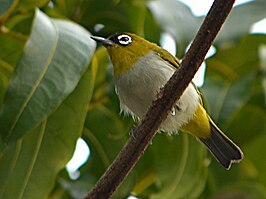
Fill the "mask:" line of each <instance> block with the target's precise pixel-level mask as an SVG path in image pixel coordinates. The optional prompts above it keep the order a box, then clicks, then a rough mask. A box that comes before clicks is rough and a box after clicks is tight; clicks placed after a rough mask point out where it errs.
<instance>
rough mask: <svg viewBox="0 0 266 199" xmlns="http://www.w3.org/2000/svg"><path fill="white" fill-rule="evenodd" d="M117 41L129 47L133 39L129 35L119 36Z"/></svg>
mask: <svg viewBox="0 0 266 199" xmlns="http://www.w3.org/2000/svg"><path fill="white" fill-rule="evenodd" d="M117 39H118V41H119V43H120V44H121V45H124V46H127V45H128V44H130V43H131V42H132V38H131V37H130V36H128V35H119V36H118V37H117Z"/></svg>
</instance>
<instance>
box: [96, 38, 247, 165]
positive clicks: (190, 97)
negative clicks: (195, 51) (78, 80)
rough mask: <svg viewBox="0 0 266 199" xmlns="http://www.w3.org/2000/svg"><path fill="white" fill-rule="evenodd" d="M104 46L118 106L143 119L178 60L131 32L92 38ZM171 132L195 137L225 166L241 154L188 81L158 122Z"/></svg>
mask: <svg viewBox="0 0 266 199" xmlns="http://www.w3.org/2000/svg"><path fill="white" fill-rule="evenodd" d="M92 38H93V39H95V40H96V41H100V42H102V43H103V45H104V46H105V47H106V48H107V50H108V53H109V55H110V58H111V61H112V64H113V69H114V76H115V84H116V89H117V93H118V96H119V99H120V105H121V108H122V109H123V110H124V111H126V112H129V113H131V114H133V115H136V116H138V117H140V118H143V117H144V115H145V113H146V111H147V109H148V108H149V106H150V104H151V102H152V100H153V99H154V98H155V97H156V95H157V94H158V92H159V90H160V88H161V87H162V86H163V85H164V84H165V83H166V82H167V81H168V79H169V78H170V77H171V76H172V74H173V73H174V72H175V70H176V69H177V68H178V67H179V60H178V59H177V58H176V57H174V56H172V55H171V54H170V53H169V52H168V51H166V50H164V49H162V48H161V47H159V46H158V45H156V44H154V43H151V42H149V41H147V40H145V39H143V38H141V37H139V36H137V35H135V34H132V33H120V34H115V35H112V36H110V37H108V38H107V39H104V38H100V37H92ZM161 129H163V130H165V131H167V132H169V133H172V132H176V131H178V130H179V129H181V130H182V131H184V132H188V133H190V134H192V135H194V136H196V137H197V138H198V139H199V140H201V141H202V142H203V143H204V144H205V145H206V146H207V147H208V148H209V150H210V151H211V152H212V153H213V155H214V156H215V158H216V159H217V160H218V161H219V162H220V163H221V164H222V165H223V166H224V167H225V168H226V169H229V168H230V166H231V163H232V162H239V161H240V160H241V159H242V158H243V154H242V152H241V150H240V149H239V147H238V146H237V145H235V144H234V143H233V142H232V141H231V140H230V139H229V138H228V137H226V136H225V135H224V134H223V132H222V131H221V130H220V129H219V128H218V127H217V126H216V125H215V124H214V122H213V121H212V120H211V118H210V117H209V115H208V114H207V113H206V111H205V109H204V108H203V106H202V104H201V98H200V94H199V92H198V90H197V89H196V88H195V86H194V85H193V84H192V83H191V84H190V85H189V86H188V88H187V89H186V90H185V91H184V93H183V94H182V96H181V97H180V99H179V100H178V101H177V102H176V105H175V106H174V107H173V109H172V113H171V114H169V115H168V117H167V118H166V120H165V121H164V122H163V123H162V124H161Z"/></svg>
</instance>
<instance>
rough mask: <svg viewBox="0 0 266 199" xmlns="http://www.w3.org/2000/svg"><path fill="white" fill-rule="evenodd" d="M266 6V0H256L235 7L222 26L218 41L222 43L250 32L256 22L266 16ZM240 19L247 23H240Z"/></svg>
mask: <svg viewBox="0 0 266 199" xmlns="http://www.w3.org/2000/svg"><path fill="white" fill-rule="evenodd" d="M265 8H266V1H265V0H254V1H251V2H247V3H244V4H242V5H239V6H236V7H234V8H233V10H232V12H231V13H230V15H229V17H228V19H227V20H226V22H225V24H224V25H223V26H222V29H221V31H220V33H219V35H218V37H217V40H216V42H218V43H219V44H221V45H222V44H224V43H225V42H226V43H228V42H230V41H235V40H238V39H239V38H241V37H242V35H244V34H247V33H249V31H250V28H251V26H252V25H253V24H254V23H255V22H257V21H259V20H261V19H263V18H265V17H266V14H265ZM239 21H243V22H245V23H239ZM236 24H237V25H236Z"/></svg>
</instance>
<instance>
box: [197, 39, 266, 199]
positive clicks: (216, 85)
mask: <svg viewBox="0 0 266 199" xmlns="http://www.w3.org/2000/svg"><path fill="white" fill-rule="evenodd" d="M265 43H266V35H248V36H245V37H243V38H241V40H240V42H239V43H237V45H236V46H233V47H232V46H231V47H228V48H224V49H218V51H217V53H216V54H215V55H214V56H213V57H211V58H209V59H208V60H207V71H206V78H205V83H204V86H203V89H202V90H203V92H204V94H205V95H206V98H207V99H208V102H209V106H210V112H211V115H212V118H213V119H214V120H216V121H217V123H218V125H219V126H220V127H221V129H223V130H224V132H226V134H227V135H228V136H229V137H230V138H231V139H232V140H234V142H236V143H237V144H238V145H239V146H240V148H242V150H243V153H244V159H243V160H242V161H241V163H240V164H238V165H233V167H232V168H231V170H230V173H228V171H223V170H221V168H220V167H219V165H217V164H215V163H213V164H211V165H210V172H209V181H210V184H209V186H208V188H209V189H210V190H209V191H210V192H209V195H206V196H205V197H203V198H207V197H209V196H210V195H213V194H214V193H216V194H217V195H219V194H221V193H220V192H219V191H220V190H223V189H227V192H228V194H229V195H230V194H232V193H235V192H238V193H239V194H243V196H244V195H245V194H246V191H245V189H242V190H241V191H239V188H238V186H239V187H241V184H243V182H245V181H250V180H252V181H253V185H254V186H256V188H252V189H253V190H254V193H252V194H251V195H254V196H256V195H264V194H265V190H266V189H265V187H266V186H265V180H263V179H266V177H265V172H264V170H265V169H264V168H265V161H264V159H263V157H264V156H265V153H263V150H262V148H263V144H262V143H263V142H264V141H265V132H266V122H265V121H266V103H265V99H266V95H265V94H266V93H265V89H264V87H263V84H264V83H263V82H264V79H265V74H264V72H263V70H264V69H263V56H260V54H259V52H260V49H261V47H262V46H264V45H265ZM263 140H264V141H263ZM242 187H243V186H242ZM208 188H206V190H208ZM246 189H247V190H248V189H249V188H246ZM206 192H208V191H206ZM217 192H219V193H217ZM223 194H224V192H223ZM223 194H221V195H222V196H223ZM243 196H242V197H243ZM235 197H240V196H235ZM242 197H241V198H242ZM255 198H257V197H255ZM258 198H260V197H258Z"/></svg>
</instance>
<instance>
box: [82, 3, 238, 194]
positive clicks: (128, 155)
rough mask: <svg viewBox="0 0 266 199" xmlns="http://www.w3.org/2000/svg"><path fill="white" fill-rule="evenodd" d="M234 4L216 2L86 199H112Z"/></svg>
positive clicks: (202, 57) (188, 81) (193, 72)
mask: <svg viewBox="0 0 266 199" xmlns="http://www.w3.org/2000/svg"><path fill="white" fill-rule="evenodd" d="M234 2H235V0H226V1H224V0H215V1H214V3H213V5H212V7H211V9H210V11H209V13H208V15H207V16H206V18H205V20H204V22H203V24H202V26H201V27H200V29H199V31H198V34H197V35H196V37H195V39H194V41H193V43H192V44H191V46H190V48H189V50H188V52H187V53H186V55H185V57H184V59H183V61H182V62H181V65H180V68H179V70H177V71H176V72H175V73H174V75H173V76H172V77H171V78H170V80H169V81H168V82H167V83H166V85H165V86H164V88H163V89H162V90H161V91H160V93H159V95H158V98H157V99H156V100H155V101H153V103H152V105H151V107H150V109H149V110H148V112H147V114H146V117H145V118H144V119H143V120H142V122H141V124H140V125H139V126H138V127H137V128H136V129H135V132H134V135H135V136H134V138H133V137H131V138H130V139H129V141H128V142H127V143H126V145H125V146H124V147H123V149H122V150H121V151H120V153H119V154H118V156H117V157H116V159H115V160H114V161H113V163H112V164H111V165H110V167H109V168H108V169H107V171H106V172H105V173H104V174H103V176H102V177H101V178H100V179H99V181H98V182H97V183H96V185H95V186H94V187H93V189H92V190H91V191H90V192H89V193H88V194H87V196H86V197H85V198H86V199H99V198H110V197H111V196H112V194H113V193H114V192H115V190H116V189H117V188H118V187H119V185H120V184H121V183H122V181H123V180H124V179H125V178H126V176H127V175H128V173H129V172H130V171H131V169H132V168H133V167H134V165H135V164H136V162H137V161H138V160H139V158H140V157H141V156H142V155H143V153H144V151H145V150H146V148H147V146H148V145H149V143H150V142H151V140H152V138H153V137H154V135H155V133H156V131H157V129H158V128H159V126H160V124H161V123H162V121H163V120H164V119H165V118H166V117H167V115H168V113H169V111H170V110H171V107H172V106H173V105H174V103H175V102H176V100H177V99H179V98H180V96H181V95H182V93H183V92H184V90H185V89H186V87H187V86H188V85H189V83H190V82H191V80H192V78H193V77H194V75H195V73H196V72H197V70H198V68H199V67H200V65H201V63H202V62H203V60H204V57H205V55H206V54H207V52H208V50H209V48H210V46H211V44H212V42H213V40H214V38H215V37H216V35H217V34H218V32H219V30H220V28H221V26H222V24H223V23H224V21H225V19H226V17H227V16H228V14H229V13H230V11H231V9H232V7H233V4H234Z"/></svg>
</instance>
